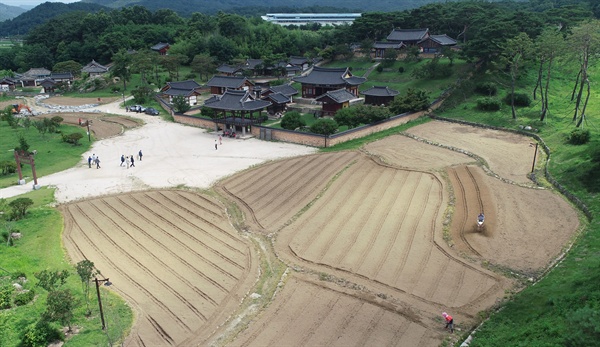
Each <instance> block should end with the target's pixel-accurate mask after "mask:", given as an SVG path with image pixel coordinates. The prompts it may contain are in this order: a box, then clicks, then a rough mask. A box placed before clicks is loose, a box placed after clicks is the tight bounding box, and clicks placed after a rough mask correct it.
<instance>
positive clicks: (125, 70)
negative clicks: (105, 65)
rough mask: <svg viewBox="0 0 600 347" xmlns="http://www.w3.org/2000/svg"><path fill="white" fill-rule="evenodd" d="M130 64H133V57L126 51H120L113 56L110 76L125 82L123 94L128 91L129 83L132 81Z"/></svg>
mask: <svg viewBox="0 0 600 347" xmlns="http://www.w3.org/2000/svg"><path fill="white" fill-rule="evenodd" d="M129 64H131V56H130V55H129V54H127V52H126V51H125V50H120V51H118V52H117V54H115V55H114V56H113V67H112V68H111V69H110V74H111V76H113V77H119V78H120V79H121V81H123V92H125V91H126V90H127V82H128V81H129V80H130V79H131V72H130V71H129Z"/></svg>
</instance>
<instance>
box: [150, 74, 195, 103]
mask: <svg viewBox="0 0 600 347" xmlns="http://www.w3.org/2000/svg"><path fill="white" fill-rule="evenodd" d="M201 87H202V86H201V85H200V84H198V82H196V81H194V80H187V81H180V82H167V85H166V86H164V87H163V88H162V89H161V90H160V96H161V98H163V99H166V100H165V101H167V100H168V103H169V104H172V103H173V98H174V97H176V96H183V97H184V98H185V100H186V101H187V103H188V104H189V105H190V106H194V105H197V104H198V96H199V95H200V89H201Z"/></svg>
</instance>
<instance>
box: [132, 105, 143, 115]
mask: <svg viewBox="0 0 600 347" xmlns="http://www.w3.org/2000/svg"><path fill="white" fill-rule="evenodd" d="M129 111H131V112H137V113H140V112H144V111H146V108H145V107H144V106H142V105H133V106H129Z"/></svg>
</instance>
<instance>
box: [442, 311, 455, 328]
mask: <svg viewBox="0 0 600 347" xmlns="http://www.w3.org/2000/svg"><path fill="white" fill-rule="evenodd" d="M442 317H444V319H445V320H446V329H448V328H450V333H454V319H453V318H452V316H451V315H449V314H447V313H446V312H443V313H442Z"/></svg>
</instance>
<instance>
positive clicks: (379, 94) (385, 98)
mask: <svg viewBox="0 0 600 347" xmlns="http://www.w3.org/2000/svg"><path fill="white" fill-rule="evenodd" d="M399 93H400V92H399V91H397V90H393V89H390V88H388V87H385V86H373V87H371V88H369V89H367V90H365V91H362V92H361V94H362V95H364V96H365V104H366V105H376V106H379V105H385V106H387V105H389V104H390V102H392V101H394V97H395V96H396V95H398V94H399Z"/></svg>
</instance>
